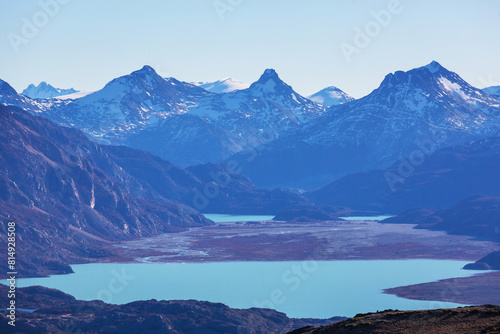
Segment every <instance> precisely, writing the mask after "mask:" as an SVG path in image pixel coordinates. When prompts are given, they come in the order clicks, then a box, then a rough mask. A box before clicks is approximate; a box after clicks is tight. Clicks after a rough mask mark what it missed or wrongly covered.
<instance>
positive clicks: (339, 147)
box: [243, 62, 500, 187]
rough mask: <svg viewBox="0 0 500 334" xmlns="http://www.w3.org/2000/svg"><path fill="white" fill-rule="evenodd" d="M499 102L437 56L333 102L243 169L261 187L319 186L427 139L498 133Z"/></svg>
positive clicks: (449, 140)
mask: <svg viewBox="0 0 500 334" xmlns="http://www.w3.org/2000/svg"><path fill="white" fill-rule="evenodd" d="M499 105H500V99H499V98H497V97H495V96H493V95H488V94H486V93H484V92H483V91H481V90H480V89H477V88H475V87H472V86H471V85H469V84H468V83H467V82H465V81H464V80H463V79H462V78H460V76H458V75H457V74H456V73H453V72H451V71H448V70H447V69H445V68H444V67H442V66H441V65H440V64H439V63H437V62H432V63H431V64H429V65H427V66H424V67H420V68H416V69H413V70H410V71H408V72H402V71H397V72H395V73H393V74H389V75H387V76H386V77H385V79H384V80H383V82H382V83H381V85H380V86H379V87H378V88H377V89H375V90H374V91H373V92H372V93H370V94H369V95H367V96H365V97H363V98H361V99H359V100H355V101H352V102H350V103H346V104H343V105H338V106H333V107H331V108H330V109H329V110H328V111H327V112H325V113H324V114H323V115H322V116H320V117H318V118H316V119H314V120H311V121H310V122H308V123H306V124H304V126H302V127H300V128H299V129H297V130H296V131H294V132H293V133H292V134H290V135H287V136H285V137H282V138H280V139H278V140H277V141H275V142H274V143H271V144H269V145H267V146H266V147H265V148H264V149H263V150H262V151H261V153H260V154H259V156H258V157H256V159H254V160H253V161H252V162H251V163H244V162H243V163H244V164H245V165H246V166H245V169H244V172H245V173H246V175H247V176H249V177H250V178H251V179H252V180H254V181H255V182H256V184H258V185H259V186H283V185H287V186H297V185H298V184H300V186H302V187H315V186H318V185H321V184H319V183H318V182H324V181H326V180H328V179H330V180H333V179H335V178H338V177H341V176H343V175H345V174H348V173H352V172H357V171H362V170H367V169H373V168H381V167H386V166H388V165H389V164H390V163H392V162H393V161H395V160H397V159H398V157H400V156H403V157H407V156H408V155H409V154H410V153H412V152H414V151H415V152H416V151H418V150H419V149H420V148H419V147H420V146H419V145H421V143H427V144H428V143H429V142H431V144H432V146H433V147H436V148H439V147H443V146H449V145H454V144H460V143H463V142H465V141H468V140H474V139H479V138H485V137H489V136H499V135H500V108H499ZM276 166H279V167H278V168H276ZM320 177H321V180H320ZM316 181H317V182H316ZM271 182H272V184H271ZM315 182H316V183H315Z"/></svg>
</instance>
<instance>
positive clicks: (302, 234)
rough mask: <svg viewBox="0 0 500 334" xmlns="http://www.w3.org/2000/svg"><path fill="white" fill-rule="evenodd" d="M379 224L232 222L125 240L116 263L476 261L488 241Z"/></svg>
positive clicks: (487, 250) (491, 246) (490, 246)
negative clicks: (312, 260)
mask: <svg viewBox="0 0 500 334" xmlns="http://www.w3.org/2000/svg"><path fill="white" fill-rule="evenodd" d="M413 226H414V225H407V224H380V223H377V222H375V221H349V222H348V221H332V222H317V223H310V222H309V223H302V222H301V223H296V222H275V221H266V222H228V223H219V224H218V225H216V226H209V227H202V228H193V229H190V230H188V231H186V232H181V233H175V234H165V235H161V236H157V237H152V238H145V239H140V240H134V241H127V242H122V243H120V244H117V245H115V247H116V249H115V250H116V252H114V253H116V254H117V256H116V258H114V259H112V260H113V262H118V261H121V262H124V261H125V262H132V261H133V262H135V261H137V262H221V261H301V260H311V259H314V260H396V259H449V260H466V261H471V262H474V261H476V260H478V259H479V258H481V257H483V256H485V255H486V254H488V253H490V252H492V251H495V250H498V249H500V246H499V245H497V244H495V243H493V242H487V241H479V240H473V239H472V238H471V237H467V236H455V235H448V234H446V233H445V232H439V231H428V230H422V229H413Z"/></svg>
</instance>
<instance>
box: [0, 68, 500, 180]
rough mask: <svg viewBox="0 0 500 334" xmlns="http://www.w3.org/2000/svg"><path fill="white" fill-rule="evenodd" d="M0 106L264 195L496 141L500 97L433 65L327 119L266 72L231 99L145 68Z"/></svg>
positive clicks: (391, 79)
mask: <svg viewBox="0 0 500 334" xmlns="http://www.w3.org/2000/svg"><path fill="white" fill-rule="evenodd" d="M5 84H6V83H5ZM7 85H8V84H7ZM3 86H5V85H3ZM5 87H6V86H5ZM0 102H2V103H6V104H10V105H14V106H19V107H22V108H24V109H25V110H28V111H30V112H32V113H40V114H41V115H43V116H44V117H47V118H48V119H50V120H52V121H54V122H57V123H58V124H62V125H66V126H71V127H76V128H79V129H81V130H83V131H84V132H85V133H86V134H87V135H89V136H90V137H91V138H93V139H94V140H96V141H98V142H103V143H111V144H119V145H128V146H132V147H134V148H138V149H143V150H147V151H149V152H151V153H154V154H157V155H159V156H161V157H163V158H165V159H167V160H169V161H172V162H174V163H176V164H178V165H181V166H192V165H196V164H202V163H219V162H223V161H232V160H235V161H237V163H238V164H239V165H241V167H242V168H243V172H244V173H245V174H246V175H247V176H248V177H250V178H251V179H252V180H253V181H254V182H255V183H256V184H257V185H259V186H263V187H267V188H274V187H293V188H304V189H313V188H317V187H320V186H323V185H325V184H327V183H329V182H331V181H333V180H335V179H338V178H339V177H342V176H344V175H347V174H350V173H353V172H357V171H363V170H370V169H374V168H385V167H388V166H390V164H392V163H393V162H394V161H395V160H397V159H398V157H399V156H400V155H402V156H406V155H408V154H410V153H411V152H412V151H414V150H417V149H418V145H419V142H421V141H426V140H428V139H429V138H430V139H432V140H436V143H435V144H436V147H437V148H439V147H445V146H449V145H455V144H460V143H463V142H467V141H470V140H476V139H481V138H485V137H491V136H496V135H498V134H499V133H500V132H499V129H500V116H499V114H500V111H499V110H500V108H499V106H500V97H496V96H494V95H491V94H487V93H484V92H483V91H481V90H479V89H476V88H474V87H472V86H471V85H469V84H468V83H467V82H465V81H464V80H463V79H461V78H460V77H459V76H458V75H457V74H456V73H453V72H450V71H448V70H447V69H445V68H444V67H442V66H441V65H440V64H439V63H437V62H432V63H431V64H429V65H427V66H423V67H420V68H416V69H413V70H410V71H407V72H403V71H397V72H395V73H392V74H389V75H387V76H386V78H385V79H384V80H383V82H382V83H381V85H380V86H379V87H378V88H377V89H375V90H374V91H373V92H372V93H371V94H369V95H367V96H365V97H363V98H361V99H358V100H354V101H350V102H349V103H344V104H340V105H336V106H332V107H330V108H328V110H326V109H327V107H326V106H324V105H320V104H317V103H315V102H313V101H311V100H309V99H307V98H305V97H303V96H301V95H300V94H298V93H296V92H295V91H294V90H293V88H292V87H290V86H289V85H287V84H286V83H284V82H283V81H282V80H281V79H280V78H279V76H278V74H277V73H276V71H274V70H272V69H268V70H266V71H265V72H264V73H263V74H262V76H261V77H260V78H259V80H258V81H256V82H254V83H253V84H251V85H250V87H249V88H246V89H241V90H236V91H232V92H230V93H220V94H217V93H211V92H208V91H206V90H204V89H202V88H200V87H197V86H196V85H193V84H190V83H186V82H182V81H179V80H176V79H174V78H167V79H165V78H162V77H160V76H159V75H158V74H156V72H155V71H154V70H153V69H152V68H151V67H149V66H144V67H143V68H142V69H141V70H138V71H134V72H132V73H131V74H130V75H125V76H122V77H120V78H117V79H114V80H112V81H110V82H109V83H108V84H107V85H106V86H105V87H104V88H103V89H101V90H99V91H96V92H94V93H92V94H89V95H86V96H84V97H80V98H77V99H66V100H58V99H36V100H34V99H29V98H27V97H25V96H23V95H20V94H17V93H15V91H14V93H12V91H9V90H8V89H6V91H5V92H2V91H1V90H0ZM257 147H259V149H258V152H257V154H254V153H252V151H253V150H254V149H255V148H257ZM248 152H250V154H248ZM249 155H251V156H252V159H250V160H251V161H246V160H247V158H246V157H248V156H249Z"/></svg>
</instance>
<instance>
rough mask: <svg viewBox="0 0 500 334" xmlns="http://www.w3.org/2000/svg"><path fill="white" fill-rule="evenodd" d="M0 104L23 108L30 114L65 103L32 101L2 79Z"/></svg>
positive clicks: (45, 100) (50, 100)
mask: <svg viewBox="0 0 500 334" xmlns="http://www.w3.org/2000/svg"><path fill="white" fill-rule="evenodd" d="M0 103H2V104H4V105H10V106H15V107H18V108H22V109H24V110H26V111H28V112H30V113H42V112H44V111H47V110H49V109H51V108H53V107H54V106H55V105H61V104H64V103H65V102H64V101H54V100H52V99H31V98H29V97H27V96H25V95H22V94H18V93H17V92H16V90H15V89H14V88H12V86H10V85H9V84H8V83H7V82H5V81H3V80H1V79H0Z"/></svg>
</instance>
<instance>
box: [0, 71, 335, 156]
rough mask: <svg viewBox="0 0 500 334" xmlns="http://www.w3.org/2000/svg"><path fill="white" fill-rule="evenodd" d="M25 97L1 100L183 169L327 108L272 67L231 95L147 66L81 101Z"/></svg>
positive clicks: (262, 140) (258, 140)
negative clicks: (303, 92)
mask: <svg viewBox="0 0 500 334" xmlns="http://www.w3.org/2000/svg"><path fill="white" fill-rule="evenodd" d="M10 88H11V87H10ZM11 95H12V94H11ZM22 98H23V96H22V95H20V97H17V96H16V94H14V95H12V96H10V95H6V94H4V93H3V92H0V102H1V103H4V104H11V105H14V106H19V107H22V108H24V109H26V110H28V111H31V112H32V113H41V114H42V115H43V116H44V117H46V118H48V119H50V120H53V121H54V122H56V123H58V124H61V125H66V126H72V127H76V128H78V129H81V130H82V131H84V132H85V133H86V134H87V135H89V136H90V137H91V138H93V139H95V140H97V141H99V142H103V143H110V144H124V145H130V146H133V147H135V148H140V149H143V150H146V151H149V152H152V153H154V154H157V155H159V156H161V157H163V158H165V159H168V160H170V161H172V162H174V163H176V164H178V165H182V166H188V165H196V164H199V163H207V162H221V161H223V160H224V159H226V158H228V157H230V156H231V155H233V154H234V153H237V152H241V151H244V150H246V149H251V148H254V147H256V146H258V145H260V144H262V143H266V142H269V141H271V140H273V139H274V138H277V137H279V136H280V135H281V134H282V133H284V132H287V131H290V130H292V129H296V128H298V127H299V126H300V125H301V124H303V123H304V122H306V121H308V120H310V119H312V118H315V117H317V116H319V115H321V114H322V113H323V111H324V110H325V107H323V106H321V105H318V104H316V103H314V102H312V101H310V100H308V99H306V98H304V97H302V96H300V95H299V94H298V93H296V92H295V91H294V90H293V89H292V88H291V87H290V86H288V85H287V84H285V83H284V82H283V81H282V80H281V79H280V78H279V76H278V75H277V73H276V72H275V71H274V70H266V71H265V73H264V74H263V75H262V76H261V78H260V79H259V80H258V81H257V82H255V83H253V84H252V85H251V86H250V87H249V88H247V89H243V90H237V91H233V92H230V93H225V94H216V93H211V92H208V91H207V90H205V89H203V88H200V87H197V86H195V85H193V84H190V83H186V82H181V81H178V80H176V79H174V78H162V77H161V76H159V75H158V74H157V73H156V72H155V71H154V70H153V69H152V68H151V67H149V66H144V67H143V68H142V69H141V70H138V71H135V72H132V73H131V74H130V75H126V76H123V77H119V78H117V79H114V80H112V81H111V82H109V83H108V84H106V86H105V87H104V88H103V89H101V90H99V91H96V92H94V93H91V94H89V95H86V96H83V97H81V98H78V99H74V100H71V99H70V100H57V99H54V100H48V99H45V100H31V101H17V100H18V99H22Z"/></svg>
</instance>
